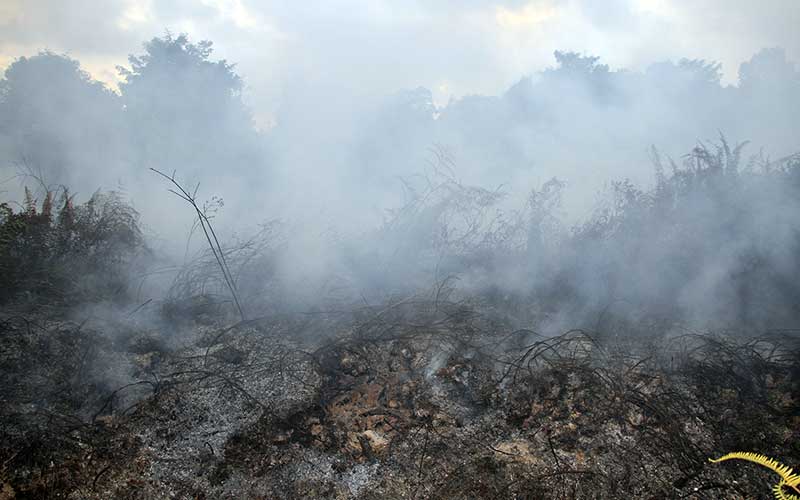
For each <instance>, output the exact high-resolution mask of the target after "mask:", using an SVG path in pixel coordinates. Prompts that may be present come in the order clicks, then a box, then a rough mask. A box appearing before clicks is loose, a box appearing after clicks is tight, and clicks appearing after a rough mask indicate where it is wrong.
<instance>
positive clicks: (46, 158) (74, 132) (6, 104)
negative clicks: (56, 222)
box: [0, 51, 122, 191]
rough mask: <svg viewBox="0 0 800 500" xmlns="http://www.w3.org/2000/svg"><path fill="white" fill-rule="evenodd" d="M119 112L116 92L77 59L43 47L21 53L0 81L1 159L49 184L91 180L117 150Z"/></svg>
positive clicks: (79, 182)
mask: <svg viewBox="0 0 800 500" xmlns="http://www.w3.org/2000/svg"><path fill="white" fill-rule="evenodd" d="M121 112H122V106H121V103H120V102H119V99H118V96H117V95H116V94H114V93H113V92H111V91H110V90H109V89H108V88H106V87H105V85H103V84H102V83H100V82H97V81H95V80H93V79H92V78H91V76H90V75H89V74H88V73H86V72H85V71H83V70H82V69H81V68H80V65H79V63H78V61H76V60H74V59H71V58H69V57H67V56H64V55H58V54H54V53H52V52H47V51H45V52H40V53H39V54H38V55H36V56H33V57H30V58H28V57H20V58H19V59H17V60H16V61H14V63H12V64H11V65H10V66H9V67H8V69H6V71H5V78H3V79H2V80H0V160H2V162H3V163H4V164H6V165H8V164H15V163H24V164H26V165H27V166H28V167H29V168H30V169H32V170H34V171H35V172H36V173H38V174H41V175H42V177H44V179H45V180H46V181H47V182H49V183H64V184H67V183H69V184H72V185H73V186H75V185H82V184H83V182H82V181H87V182H88V181H89V179H91V182H96V176H95V175H94V174H95V173H96V172H97V171H98V170H100V169H103V170H105V169H107V168H108V166H109V165H112V164H114V163H115V159H116V157H117V154H118V152H119V148H118V147H115V146H119V144H120V142H119V141H120V140H121V134H120V133H119V132H120V130H119V127H118V125H119V120H120V117H121ZM88 188H89V189H91V190H92V191H93V190H94V189H96V188H97V186H96V185H93V186H88Z"/></svg>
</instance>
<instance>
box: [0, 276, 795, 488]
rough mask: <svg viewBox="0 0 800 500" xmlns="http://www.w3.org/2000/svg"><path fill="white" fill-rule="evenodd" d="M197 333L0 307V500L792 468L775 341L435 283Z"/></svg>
mask: <svg viewBox="0 0 800 500" xmlns="http://www.w3.org/2000/svg"><path fill="white" fill-rule="evenodd" d="M195 312H196V313H197V311H195ZM199 318H200V319H202V321H199V320H198V318H188V319H184V320H183V321H181V322H175V323H173V324H171V325H168V324H166V323H165V324H164V325H163V326H161V327H159V328H153V327H146V326H144V325H142V324H138V323H137V321H136V320H135V316H134V317H133V318H131V319H128V320H126V321H120V320H115V321H113V322H111V321H106V322H101V321H99V320H95V321H89V322H86V323H84V324H75V323H72V322H54V321H45V320H41V321H32V320H29V319H26V318H25V317H24V316H22V315H14V314H8V313H7V312H4V316H3V318H2V322H0V326H1V327H2V335H0V342H1V343H2V344H1V347H0V353H2V354H0V355H1V356H2V357H1V358H0V367H1V368H2V371H3V379H4V384H3V389H2V391H3V392H2V399H3V402H2V414H1V415H0V418H2V429H3V443H2V448H0V458H2V462H1V463H2V469H0V474H1V475H2V476H1V477H2V480H3V489H2V493H0V495H1V496H0V497H2V498H3V499H12V498H15V499H22V498H71V499H108V498H119V499H123V498H130V499H161V498H164V499H167V498H208V499H212V498H264V499H279V498H280V499H284V498H285V499H291V498H339V499H345V498H361V499H368V498H398V499H399V498H420V499H421V498H440V499H455V498H498V499H500V498H697V499H701V498H709V499H710V498H767V494H768V492H769V491H770V487H771V485H772V484H773V483H774V482H776V481H774V478H773V477H772V476H771V474H770V473H769V472H768V471H765V470H764V471H762V470H761V469H760V468H756V467H753V466H747V465H732V464H710V463H709V462H708V460H707V459H708V458H709V457H716V456H720V455H722V454H724V453H727V452H729V451H733V450H758V451H759V452H761V453H764V454H767V455H770V456H773V457H780V458H781V459H783V460H784V461H785V462H787V463H789V464H792V463H797V462H798V460H799V459H800V400H799V399H798V394H800V387H798V384H800V361H799V360H800V352H798V349H799V347H798V343H797V337H796V336H790V335H788V334H787V333H786V332H773V333H772V334H769V335H765V336H762V337H760V338H750V339H743V338H741V337H738V338H735V337H729V336H725V335H722V334H719V335H712V334H699V333H677V332H676V333H675V334H673V335H670V336H666V337H660V338H653V339H651V340H650V341H643V340H642V339H641V338H636V339H631V338H625V337H623V336H611V337H603V336H598V335H597V334H596V333H595V332H590V331H583V330H574V331H569V332H565V333H563V334H561V335H557V336H550V337H547V338H544V337H542V336H539V335H538V334H536V333H535V332H533V331H531V330H527V329H519V328H516V327H515V325H513V324H510V323H509V322H508V321H505V320H504V315H503V311H502V310H499V309H498V308H496V307H489V306H488V305H487V304H485V303H480V302H477V301H470V300H463V301H453V300H451V299H450V297H449V295H448V294H447V293H445V292H444V291H443V290H441V289H437V290H435V291H434V292H433V293H431V294H427V295H420V296H415V297H407V298H405V299H404V300H396V301H390V302H388V303H386V304H383V305H380V306H370V307H367V306H364V307H362V308H360V309H356V310H353V311H349V312H346V313H344V312H319V313H317V314H297V315H279V316H278V315H276V316H273V317H265V318H259V319H251V320H248V321H239V322H231V323H224V324H220V323H217V322H214V321H209V320H208V317H207V316H205V317H203V316H202V315H201V316H199ZM109 332H113V334H109Z"/></svg>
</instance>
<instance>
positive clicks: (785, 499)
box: [708, 451, 800, 500]
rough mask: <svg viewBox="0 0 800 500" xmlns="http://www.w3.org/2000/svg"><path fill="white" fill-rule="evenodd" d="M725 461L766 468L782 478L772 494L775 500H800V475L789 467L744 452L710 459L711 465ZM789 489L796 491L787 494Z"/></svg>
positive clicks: (764, 457) (755, 454) (758, 455)
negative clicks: (747, 463)
mask: <svg viewBox="0 0 800 500" xmlns="http://www.w3.org/2000/svg"><path fill="white" fill-rule="evenodd" d="M725 460H746V461H748V462H753V463H756V464H759V465H761V466H764V467H766V468H767V469H769V470H771V471H772V472H774V473H776V474H778V475H779V476H780V478H781V480H780V481H779V482H778V484H776V485H775V486H773V487H772V493H773V494H774V495H775V498H777V499H778V500H800V474H795V472H794V470H792V468H791V467H789V466H788V465H784V464H782V463H780V462H778V461H777V460H775V459H772V458H769V457H767V456H765V455H761V454H759V453H749V452H743V451H737V452H733V453H728V454H727V455H724V456H722V457H720V458H717V459H712V458H709V459H708V461H709V462H711V463H719V462H724V461H725ZM787 488H790V489H792V490H794V493H787V492H786V491H785V489H787Z"/></svg>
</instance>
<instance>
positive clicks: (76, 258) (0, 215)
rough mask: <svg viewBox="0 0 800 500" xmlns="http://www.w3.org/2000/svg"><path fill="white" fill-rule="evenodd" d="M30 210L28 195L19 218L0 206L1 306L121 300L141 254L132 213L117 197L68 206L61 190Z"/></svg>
mask: <svg viewBox="0 0 800 500" xmlns="http://www.w3.org/2000/svg"><path fill="white" fill-rule="evenodd" d="M37 205H38V201H37V200H36V199H34V196H33V194H32V193H31V191H30V190H28V189H27V188H26V189H25V201H24V204H23V205H22V207H21V208H20V209H19V210H18V211H15V210H14V209H13V208H12V206H11V205H10V204H9V203H0V275H2V276H3V280H2V281H3V282H2V288H0V303H6V302H9V301H11V300H14V299H19V298H21V297H22V296H31V295H35V296H40V297H45V298H47V299H49V300H53V301H57V302H62V303H70V304H73V303H76V302H80V301H84V300H103V299H112V300H118V299H120V298H122V297H124V296H125V294H126V292H127V290H128V282H129V278H130V273H131V270H132V266H133V265H134V263H136V262H137V258H138V257H140V256H142V255H143V254H144V253H146V247H145V245H144V240H143V237H142V233H141V231H140V229H139V214H138V213H137V212H136V210H134V209H133V208H132V207H131V206H130V205H128V204H127V203H125V201H123V200H122V198H121V196H120V195H119V193H116V192H109V193H100V192H97V193H95V194H94V195H92V197H91V198H90V199H89V200H88V201H87V202H86V203H83V204H81V205H75V204H74V201H73V197H72V196H70V194H69V191H68V190H67V189H66V188H64V189H62V190H61V192H60V194H56V193H54V192H53V191H50V190H47V191H46V192H45V196H44V200H43V201H42V203H41V206H40V207H39V206H37Z"/></svg>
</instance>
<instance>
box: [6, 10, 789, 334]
mask: <svg viewBox="0 0 800 500" xmlns="http://www.w3.org/2000/svg"><path fill="white" fill-rule="evenodd" d="M522 7H524V6H508V8H507V11H504V13H503V14H502V16H501V17H502V19H503V22H505V23H509V24H510V25H513V26H517V25H519V24H520V23H522V24H525V23H536V22H540V20H542V19H545V18H547V16H548V15H550V14H548V12H550V11H548V10H547V9H545V8H544V7H543V10H541V11H540V10H535V9H533V10H532V8H528V10H525V8H522ZM553 8H555V7H553ZM508 9H510V10H508ZM468 10H469V9H468ZM554 12H555V11H554ZM587 12H588V14H586V15H594V14H592V12H591V11H587ZM595 14H598V15H601V14H602V13H595ZM230 15H231V16H235V15H238V14H236V13H235V12H233V11H232V12H231V13H230ZM278 15H279V13H278ZM370 15H376V14H375V13H371V14H370ZM383 15H385V16H388V17H387V18H391V16H393V15H395V13H394V11H391V9H390V11H387V12H385V13H384V14H383ZM465 15H466V14H465ZM498 15H500V14H499V13H498ZM552 15H555V14H552ZM503 16H505V17H503ZM515 16H516V17H515ZM600 17H603V16H602V15H601V16H600ZM311 19H312V21H313V20H316V21H315V22H321V19H324V15H323V13H320V14H318V15H315V16H312V17H311ZM403 19H405V18H403ZM405 20H406V21H408V22H409V23H412V24H413V22H414V21H413V20H408V19H405ZM240 21H241V22H245V21H246V19H244V18H242V19H240ZM598 22H599V21H598ZM312 24H313V23H312ZM600 25H601V26H606V27H607V28H608V29H611V28H612V27H613V22H611V20H609V19H605V18H604V20H602V22H600ZM379 31H380V30H379ZM334 32H335V33H339V35H341V36H342V37H344V42H342V43H344V45H345V46H351V45H354V44H355V43H356V42H355V41H354V40H353V39H350V37H349V35H348V34H347V33H345V32H341V33H340V32H339V31H337V30H332V31H329V32H325V33H324V34H323V35H324V36H321V37H320V38H309V39H305V40H303V41H300V42H297V43H304V44H322V43H324V42H325V40H328V38H329V37H332V36H334ZM376 38H377V39H378V40H379V41H380V42H381V43H382V44H385V43H389V42H392V40H388V41H387V38H386V35H385V34H383V35H381V34H380V33H379V32H376ZM392 43H395V44H399V43H400V40H394V41H393V42H392ZM212 49H213V46H212V44H211V43H210V42H198V41H195V40H193V39H190V38H189V37H188V36H186V35H172V34H169V33H168V34H167V35H165V36H163V37H158V38H153V39H151V40H150V41H149V42H147V43H146V44H145V45H144V47H143V49H142V50H140V51H139V52H137V53H136V54H134V55H132V56H131V57H130V58H129V59H128V61H127V63H125V62H124V61H119V63H120V66H121V68H120V71H119V78H120V83H119V88H118V91H112V90H109V88H108V87H106V86H105V85H104V84H102V83H99V82H97V81H95V80H93V79H92V77H91V76H90V75H89V74H88V73H86V72H85V71H84V70H82V69H81V66H80V63H79V62H78V61H77V60H76V59H73V58H71V57H68V56H64V55H59V54H56V53H52V52H42V53H40V54H39V55H34V56H31V57H20V58H18V59H16V60H15V61H14V62H13V63H12V64H10V65H9V66H8V67H7V68H6V71H5V77H4V79H3V80H2V82H0V156H1V157H2V170H0V173H2V178H3V179H7V178H11V177H13V176H15V175H18V174H20V173H22V174H28V175H30V174H34V175H35V176H37V177H39V178H40V179H42V180H44V182H45V184H50V185H57V184H61V185H65V186H69V187H70V188H71V189H72V190H73V192H75V191H77V193H78V195H79V196H82V197H83V199H88V197H89V196H90V195H91V193H93V192H94V191H95V190H97V189H101V190H117V191H121V192H123V193H124V196H126V197H127V199H128V200H129V201H130V202H131V203H132V204H133V205H134V207H135V208H136V209H137V210H138V212H139V213H140V214H141V216H142V219H141V220H142V221H143V223H144V224H145V227H146V229H147V233H148V235H149V241H150V243H151V246H153V247H154V248H155V249H156V251H157V253H159V254H160V255H167V256H169V259H170V260H171V262H172V264H173V265H175V266H176V269H182V270H181V271H180V272H178V273H177V274H176V279H175V281H174V282H173V283H172V285H171V288H170V289H169V290H168V291H167V292H166V296H168V297H169V296H175V295H176V294H177V295H181V294H183V295H184V296H185V295H190V296H199V295H203V294H205V293H207V292H208V291H209V290H216V291H217V292H218V293H219V294H220V295H224V289H222V288H220V284H219V277H216V278H215V277H214V276H215V275H214V270H213V266H214V262H213V261H212V260H209V259H208V255H204V254H203V253H202V252H203V249H204V245H205V243H204V241H203V240H202V239H201V238H200V237H198V232H197V228H196V226H195V214H194V213H193V212H192V210H191V208H190V207H188V206H186V204H185V203H183V201H182V200H180V199H179V198H178V197H176V196H174V195H173V194H171V193H170V192H169V191H168V188H169V187H170V186H169V185H167V184H166V183H165V182H164V181H163V179H161V178H159V177H158V176H156V175H153V174H152V172H151V171H150V170H149V169H150V168H156V169H158V170H160V171H163V172H166V173H168V174H170V173H172V172H173V171H174V172H176V177H177V179H178V180H179V181H180V182H181V183H182V184H183V185H184V186H185V187H186V188H187V189H188V190H189V191H193V190H194V189H195V187H196V186H197V196H198V199H200V200H208V204H207V205H206V208H207V210H208V211H207V214H208V215H209V216H210V217H211V222H212V224H214V227H215V228H216V229H217V230H218V232H219V234H220V236H221V239H222V241H224V242H225V246H226V249H227V250H226V251H227V252H229V258H230V260H231V262H232V265H233V267H234V268H235V273H233V274H235V276H236V278H237V279H238V281H239V287H240V293H242V295H243V297H244V298H245V301H246V302H247V303H248V304H249V306H248V307H250V308H252V309H258V308H262V309H263V308H267V309H273V310H274V309H278V308H281V307H291V308H307V307H315V306H319V305H320V304H321V303H323V302H325V301H328V300H334V299H336V300H344V301H354V300H367V301H373V300H380V299H381V298H383V297H386V296H388V295H392V294H407V293H413V292H414V291H417V290H420V289H423V288H425V287H427V286H430V285H431V284H432V283H437V282H440V281H441V280H444V279H446V278H448V277H452V276H455V277H457V278H458V279H459V280H460V281H459V285H458V286H459V287H460V289H461V290H463V291H464V293H465V294H470V293H476V292H480V293H481V294H491V293H494V294H497V296H498V297H508V296H515V297H528V300H531V298H533V300H535V301H536V305H535V307H534V309H536V310H535V311H528V312H526V313H525V317H526V318H527V319H531V318H533V319H535V320H536V321H539V322H540V323H541V324H549V325H557V326H558V327H560V326H561V325H562V324H566V323H569V322H570V321H573V322H576V323H581V324H588V325H590V326H593V327H599V326H602V325H603V322H608V321H610V319H609V318H612V317H614V315H615V314H619V315H621V316H625V317H627V318H637V321H638V320H641V319H642V318H643V317H645V316H646V317H647V318H650V319H652V318H654V317H665V316H670V315H673V316H674V317H676V318H681V319H685V320H686V321H691V322H692V324H695V325H707V324H724V325H729V324H734V323H736V322H737V321H738V322H739V323H741V324H745V323H746V324H753V325H757V326H758V327H776V326H781V325H789V324H791V323H792V321H794V319H796V317H797V316H796V315H797V302H796V297H797V292H796V290H795V288H794V286H791V285H788V284H786V283H784V281H785V280H783V278H781V276H785V275H787V274H788V275H792V274H791V273H796V271H797V265H796V257H794V256H795V255H796V252H794V253H793V252H792V251H791V250H790V249H793V248H796V247H797V234H798V233H797V230H798V228H800V225H799V224H798V222H797V221H796V220H795V219H796V215H795V214H797V213H800V211H798V208H800V207H796V202H794V201H793V200H794V199H795V198H793V197H792V196H793V195H794V194H796V192H795V191H794V189H795V186H793V185H792V184H791V183H790V182H788V181H787V179H791V178H792V177H791V175H793V174H792V169H793V168H795V166H794V164H793V163H792V162H793V161H794V160H792V158H791V157H790V155H792V154H793V153H795V152H797V151H798V150H800V144H798V142H797V137H799V136H800V135H798V132H800V128H798V121H797V117H798V116H800V92H798V91H800V72H798V69H797V67H796V65H795V63H794V62H793V61H791V60H790V59H789V58H788V57H787V54H786V52H785V51H784V50H782V49H779V48H767V49H764V50H761V51H759V52H757V53H755V54H753V55H752V57H751V58H750V59H749V60H748V61H746V62H745V63H743V64H742V65H741V67H740V68H739V72H738V79H736V81H735V84H728V83H725V82H724V80H723V73H722V67H721V66H720V64H718V63H716V62H713V60H712V59H708V60H703V59H676V60H666V61H651V62H650V63H649V64H645V65H639V67H638V68H634V69H612V68H611V67H610V66H609V65H607V64H605V63H604V60H605V58H606V57H609V58H612V59H613V58H614V54H613V52H612V53H609V54H608V55H606V54H603V53H599V52H598V56H590V55H586V54H579V53H574V52H569V51H556V52H555V53H554V59H552V60H551V61H550V62H549V63H548V67H547V68H546V69H543V70H540V71H534V72H531V73H529V75H528V76H524V75H523V74H520V75H518V76H517V81H516V83H514V84H513V85H510V86H508V87H507V88H505V89H504V90H503V91H502V92H499V93H497V95H487V94H471V95H470V94H468V92H465V94H467V95H464V96H463V97H460V98H451V99H450V100H449V101H448V102H446V103H445V102H441V100H440V99H437V94H440V93H441V90H440V89H428V88H425V87H415V86H411V88H409V89H406V90H403V89H402V86H401V85H398V87H399V88H397V89H396V90H395V91H393V92H381V91H378V90H376V89H380V88H385V87H386V82H384V81H382V80H381V77H380V76H377V77H376V76H370V75H371V74H372V73H371V72H369V71H364V72H363V74H360V73H354V72H352V69H353V67H355V66H357V64H356V63H359V64H360V63H361V62H363V63H365V64H366V61H359V60H358V59H357V58H355V59H354V58H353V57H354V56H353V54H350V55H349V56H348V55H347V54H346V55H345V56H343V57H344V59H343V60H345V61H348V65H345V66H344V67H343V68H338V69H336V70H335V71H333V70H332V71H333V72H332V73H326V72H325V71H323V70H322V69H324V68H331V67H330V63H329V62H325V63H321V64H320V67H319V68H317V69H318V71H319V72H317V73H311V72H310V69H309V66H308V65H309V64H313V63H314V62H315V61H310V62H305V63H300V64H299V65H298V66H297V68H296V71H294V72H287V74H285V75H281V78H283V79H285V85H284V86H283V90H282V93H281V96H280V98H279V99H277V104H276V106H275V107H274V114H273V116H272V117H271V119H270V120H269V122H270V123H269V125H268V126H264V124H263V123H261V121H260V120H257V117H256V115H255V113H254V112H253V110H252V108H251V107H250V106H249V105H248V98H247V92H257V89H254V88H252V85H250V86H248V82H247V81H245V80H243V79H242V78H241V77H240V75H239V74H238V73H237V67H236V66H235V65H234V64H233V62H230V61H226V60H220V59H217V58H216V56H215V54H214V52H213V50H212ZM311 52H314V53H319V54H323V53H326V51H325V50H323V49H322V48H318V49H315V50H313V51H311ZM351 56H352V57H351ZM402 57H403V58H408V57H410V55H409V54H407V53H402ZM404 60H405V59H404ZM405 65H406V66H407V67H411V66H413V65H411V64H410V63H408V61H406V63H405ZM368 73H369V74H368ZM413 76H414V75H413V74H412V75H410V76H409V77H408V78H407V79H401V80H402V81H409V82H411V81H413V80H414V78H413ZM362 79H368V80H369V79H375V81H374V82H372V83H369V82H367V83H365V82H364V81H362ZM419 79H420V80H430V79H429V78H427V77H425V76H424V75H423V74H420V78H419ZM376 82H377V83H376ZM479 86H480V85H479ZM248 88H249V90H247V89H248ZM365 89H368V90H365ZM720 133H722V134H723V136H722V139H721V138H720V137H721V136H720ZM698 141H702V142H703V143H704V144H706V146H705V147H701V148H699V149H695V150H694V153H693V154H692V155H691V156H690V157H689V163H687V165H686V166H682V162H683V160H682V155H684V154H686V153H687V152H690V151H692V148H693V147H694V146H695V145H697V144H698ZM742 141H750V144H751V145H750V146H748V148H747V149H743V150H741V151H740V150H736V151H735V152H734V148H735V145H736V144H738V143H739V142H742ZM654 146H655V148H657V150H658V151H660V154H659V155H656V156H654V154H653V147H654ZM762 148H763V151H765V152H767V153H764V154H762V155H761V156H760V157H757V158H755V159H754V160H753V161H752V162H750V164H748V155H750V154H756V153H758V151H759V150H760V149H762ZM734 153H735V154H734ZM767 154H769V155H772V158H774V159H780V160H781V161H777V162H776V161H771V160H769V159H768V158H767V157H766V155H767ZM704 155H705V156H704ZM671 158H672V159H675V167H671V166H669V161H670V159H671ZM785 158H788V159H787V160H783V159H785ZM656 160H657V161H656ZM659 162H660V163H659ZM692 162H694V163H692ZM733 164H735V165H736V166H735V167H733V166H730V165H733ZM658 165H661V167H660V169H659V168H657V167H658ZM748 166H749V168H750V170H748ZM776 169H777V170H776ZM776 171H780V174H777V173H775V172H776ZM719 172H724V174H725V175H722V174H719ZM656 174H658V175H656ZM703 176H706V177H703ZM708 179H713V180H712V181H707V180H708ZM686 182H689V184H691V186H689V187H687V185H684V184H685V183H686ZM25 183H30V177H26V176H24V175H23V177H21V178H17V179H16V180H14V181H9V182H6V183H4V185H3V188H4V189H5V190H7V193H5V194H4V196H5V197H6V198H8V199H14V197H15V196H16V197H18V196H19V194H18V193H19V189H20V188H21V186H22V185H24V184H25ZM665 192H669V193H671V194H670V195H669V196H667V195H665V194H664V193H665ZM17 199H19V198H17ZM665 204H666V205H665ZM665 206H666V207H667V208H664V207H665ZM265 224H266V225H265ZM253 235H255V236H253ZM187 238H188V241H187ZM198 252H199V253H198ZM187 266H188V267H187ZM191 266H196V267H194V268H191ZM187 269H194V271H191V272H189V271H187ZM198 269H205V271H198ZM182 280H183V281H182ZM746 280H750V281H746ZM214 287H217V288H214ZM761 292H765V293H767V296H768V297H769V299H764V300H762V299H757V298H756V297H758V296H759V293H761ZM710 297H716V298H714V299H711V298H710ZM765 300H766V301H765ZM759 310H761V311H762V312H758V311H759ZM767 311H768V312H767ZM650 319H648V321H649V320H650ZM773 320H774V321H773ZM568 326H569V325H568ZM616 327H617V328H618V327H619V325H617V326H616ZM555 328H556V327H554V329H555Z"/></svg>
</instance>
